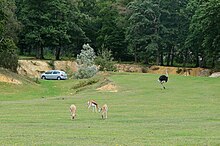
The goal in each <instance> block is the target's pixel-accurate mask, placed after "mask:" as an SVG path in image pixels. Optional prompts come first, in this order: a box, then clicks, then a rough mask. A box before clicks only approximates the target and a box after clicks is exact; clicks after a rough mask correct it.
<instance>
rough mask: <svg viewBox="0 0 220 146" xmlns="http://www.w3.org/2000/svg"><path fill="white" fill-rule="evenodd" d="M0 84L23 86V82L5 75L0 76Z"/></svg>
mask: <svg viewBox="0 0 220 146" xmlns="http://www.w3.org/2000/svg"><path fill="white" fill-rule="evenodd" d="M0 82H6V83H13V84H17V85H18V84H22V82H20V81H18V80H16V79H13V78H11V77H8V76H5V75H3V74H0Z"/></svg>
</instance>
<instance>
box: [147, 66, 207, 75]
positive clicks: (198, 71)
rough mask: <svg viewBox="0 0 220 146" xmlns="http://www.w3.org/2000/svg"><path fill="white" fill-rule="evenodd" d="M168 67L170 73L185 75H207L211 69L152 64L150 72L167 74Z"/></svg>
mask: <svg viewBox="0 0 220 146" xmlns="http://www.w3.org/2000/svg"><path fill="white" fill-rule="evenodd" d="M166 69H167V71H168V73H169V74H178V75H185V76H207V75H206V74H209V73H210V72H211V71H210V70H207V69H204V68H183V67H168V66H151V67H150V68H149V69H148V71H147V72H148V73H152V74H165V73H166ZM204 72H206V73H204Z"/></svg>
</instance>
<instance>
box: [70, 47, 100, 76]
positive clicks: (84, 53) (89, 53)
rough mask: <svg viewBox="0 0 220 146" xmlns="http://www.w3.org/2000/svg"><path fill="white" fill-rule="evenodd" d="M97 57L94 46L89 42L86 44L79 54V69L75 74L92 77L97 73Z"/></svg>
mask: <svg viewBox="0 0 220 146" xmlns="http://www.w3.org/2000/svg"><path fill="white" fill-rule="evenodd" d="M95 57H96V56H95V52H94V50H93V48H92V47H90V46H89V44H84V45H83V49H82V50H81V53H80V54H79V55H77V60H76V61H77V67H78V70H77V72H76V73H75V74H74V76H75V78H77V79H84V78H91V77H93V76H94V75H95V74H96V73H97V71H98V69H97V67H96V65H95V63H94V59H95Z"/></svg>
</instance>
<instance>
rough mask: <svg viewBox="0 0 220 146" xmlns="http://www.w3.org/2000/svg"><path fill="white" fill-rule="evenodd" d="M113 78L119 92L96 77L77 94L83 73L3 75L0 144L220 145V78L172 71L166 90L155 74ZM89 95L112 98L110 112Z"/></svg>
mask: <svg viewBox="0 0 220 146" xmlns="http://www.w3.org/2000/svg"><path fill="white" fill-rule="evenodd" d="M108 79H110V80H111V81H112V82H113V83H114V84H115V85H116V86H117V89H118V92H107V91H102V92H101V91H96V90H95V89H96V88H97V87H98V86H99V85H100V83H97V84H94V85H91V86H88V87H86V88H83V90H81V91H80V92H77V94H75V90H74V89H72V88H73V86H74V85H75V84H77V83H79V82H80V81H78V80H66V81H47V80H46V81H40V82H41V84H23V85H10V84H5V83H0V145H4V146H5V145H10V146H11V145H18V146H22V145H74V146H84V145H85V146H91V145H92V146H120V145H121V146H125V145H128V146H142V145H143V146H145V145H153V146H159V145H162V146H170V145H186V146H188V145H193V146H195V145H196V146H197V145H198V146H200V145H202V146H204V145H210V146H213V145H220V106H219V105H220V78H209V77H185V76H175V75H171V76H170V78H169V82H168V83H167V84H166V85H165V86H166V87H167V89H165V90H162V89H161V86H160V85H159V83H158V82H157V79H158V75H153V74H138V73H112V74H111V75H110V76H108ZM89 99H94V100H96V101H97V102H98V103H99V104H101V105H102V104H104V103H106V104H108V106H109V113H108V119H106V120H102V119H101V116H100V114H99V113H93V112H92V111H91V110H88V109H87V105H86V103H87V101H88V100H89ZM73 103H74V104H75V105H76V106H77V117H76V119H75V120H71V119H70V113H69V106H70V104H73Z"/></svg>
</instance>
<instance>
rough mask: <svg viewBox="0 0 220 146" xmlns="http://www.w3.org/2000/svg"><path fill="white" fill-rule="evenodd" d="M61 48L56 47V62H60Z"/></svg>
mask: <svg viewBox="0 0 220 146" xmlns="http://www.w3.org/2000/svg"><path fill="white" fill-rule="evenodd" d="M60 51H61V49H60V47H56V60H60Z"/></svg>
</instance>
